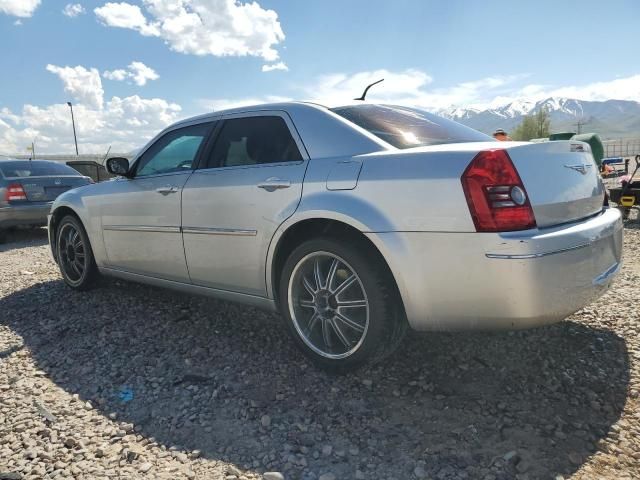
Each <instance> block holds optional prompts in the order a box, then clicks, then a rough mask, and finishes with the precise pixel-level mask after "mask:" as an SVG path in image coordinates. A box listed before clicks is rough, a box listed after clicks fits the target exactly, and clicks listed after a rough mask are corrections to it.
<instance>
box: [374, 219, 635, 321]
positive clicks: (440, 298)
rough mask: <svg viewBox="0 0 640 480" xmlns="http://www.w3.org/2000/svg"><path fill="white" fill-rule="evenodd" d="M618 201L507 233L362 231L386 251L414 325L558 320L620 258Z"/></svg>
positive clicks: (589, 297)
mask: <svg viewBox="0 0 640 480" xmlns="http://www.w3.org/2000/svg"><path fill="white" fill-rule="evenodd" d="M622 231H623V227H622V221H621V218H620V212H619V211H618V210H617V209H607V210H605V211H604V212H603V213H602V214H599V215H597V216H595V217H592V218H589V219H586V220H583V221H581V222H577V223H572V224H568V225H563V226H560V227H553V228H547V229H540V230H538V229H536V230H527V231H524V232H511V233H500V234H499V233H429V232H424V233H421V232H403V233H398V232H395V233H393V232H389V233H370V234H368V236H369V237H370V238H371V240H372V241H373V242H374V243H375V244H376V245H377V246H378V248H379V249H380V250H381V251H382V253H383V255H384V256H385V257H386V258H387V261H388V262H389V266H390V268H391V270H392V272H393V274H394V276H395V278H396V281H397V283H398V287H399V290H400V294H401V296H402V300H403V302H404V306H405V311H406V313H407V318H408V320H409V323H410V325H411V326H412V327H413V328H414V329H416V330H465V329H499V328H508V329H515V328H528V327H534V326H539V325H544V324H548V323H553V322H557V321H560V320H562V319H564V318H566V317H567V316H569V315H570V314H572V313H573V312H575V311H577V310H579V309H581V308H583V307H584V306H586V305H588V304H589V303H591V302H593V301H594V300H595V299H596V298H598V297H599V296H601V295H602V294H603V293H604V292H605V291H606V290H607V289H608V287H609V285H610V283H611V281H612V280H613V279H614V278H615V276H616V274H617V273H618V271H619V269H620V266H621V262H622Z"/></svg>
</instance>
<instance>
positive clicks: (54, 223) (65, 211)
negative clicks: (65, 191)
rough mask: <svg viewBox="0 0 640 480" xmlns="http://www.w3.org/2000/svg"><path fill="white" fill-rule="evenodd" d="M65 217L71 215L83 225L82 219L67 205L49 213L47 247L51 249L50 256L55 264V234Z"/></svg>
mask: <svg viewBox="0 0 640 480" xmlns="http://www.w3.org/2000/svg"><path fill="white" fill-rule="evenodd" d="M67 215H72V216H74V217H76V218H77V219H78V221H79V222H80V223H81V224H83V222H82V218H81V217H80V215H78V212H76V211H75V210H74V209H73V208H71V207H70V206H68V205H60V206H59V207H57V208H56V209H55V210H53V211H52V212H51V219H50V220H49V225H48V228H49V247H50V248H51V255H53V259H54V260H55V262H56V263H58V257H57V256H56V241H57V232H58V224H59V223H60V220H62V219H63V218H64V217H66V216H67Z"/></svg>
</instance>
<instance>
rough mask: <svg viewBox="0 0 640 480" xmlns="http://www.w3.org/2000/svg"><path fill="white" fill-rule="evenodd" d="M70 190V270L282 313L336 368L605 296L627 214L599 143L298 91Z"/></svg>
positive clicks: (170, 134) (198, 127) (65, 216)
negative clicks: (601, 165) (296, 97)
mask: <svg viewBox="0 0 640 480" xmlns="http://www.w3.org/2000/svg"><path fill="white" fill-rule="evenodd" d="M107 169H108V170H109V172H111V173H113V174H117V175H119V177H118V178H117V179H115V180H112V181H109V182H104V183H99V184H96V185H90V186H87V187H82V188H79V189H75V190H72V191H70V192H67V193H65V194H63V195H62V196H60V197H59V198H58V199H57V200H56V201H55V203H54V205H53V208H52V212H51V215H50V219H49V232H50V243H51V248H52V251H53V255H54V258H55V259H56V261H57V262H58V264H59V266H60V270H61V272H62V276H63V278H64V280H65V282H66V283H67V284H68V285H69V286H70V287H72V288H74V289H78V290H84V289H87V288H88V287H90V286H91V285H92V284H93V281H94V280H95V279H96V277H97V276H98V275H99V274H104V275H111V276H115V277H120V278H123V279H127V280H133V281H139V282H144V283H148V284H152V285H157V286H163V287H171V288H174V289H178V290H181V291H183V292H187V293H198V294H205V295H211V296H214V297H217V298H221V299H225V300H231V301H238V302H243V303H246V304H249V305H253V306H257V307H261V308H267V309H271V310H274V311H279V312H280V313H281V314H282V317H283V318H284V321H285V323H286V325H287V326H288V330H289V331H290V333H291V335H292V337H293V339H294V341H295V342H296V343H297V345H298V346H299V347H300V348H301V349H302V351H303V352H304V353H305V354H307V355H308V356H309V357H310V358H311V359H312V360H313V361H314V362H316V363H317V364H318V365H319V366H321V367H324V368H327V369H333V370H342V371H345V370H349V369H352V368H355V367H357V366H360V365H362V364H364V363H367V362H373V361H378V360H380V359H381V358H384V356H385V355H387V354H389V353H390V352H392V351H393V350H394V349H395V348H396V347H397V346H398V344H399V342H400V341H401V339H402V338H403V336H404V334H405V333H406V331H407V330H409V327H410V328H412V329H414V330H453V329H456V330H460V329H495V328H526V327H533V326H537V325H543V324H547V323H551V322H557V321H560V320H562V319H564V318H565V317H567V316H568V315H570V314H571V313H573V312H575V311H576V310H578V309H580V308H582V307H584V306H586V305H587V304H589V303H590V302H592V301H593V300H594V299H596V298H597V297H598V296H600V295H601V294H602V293H603V292H604V291H605V290H606V289H607V288H608V286H609V284H610V283H611V281H612V279H613V278H614V277H615V275H616V274H617V272H618V270H619V269H620V263H621V252H622V223H621V219H620V214H619V213H618V211H617V210H615V209H609V208H606V207H604V206H603V199H604V189H603V186H602V182H601V181H600V178H599V175H598V171H597V167H596V165H595V163H594V161H593V157H592V154H591V151H590V149H589V145H588V144H586V143H582V142H576V141H553V142H546V143H526V142H496V141H493V140H492V139H491V138H490V137H487V136H486V135H484V134H481V133H479V132H477V131H475V130H471V129H469V128H466V127H464V126H462V125H459V124H457V123H454V122H451V121H449V120H446V119H443V118H439V117H436V116H434V115H431V114H429V113H426V112H424V111H421V110H417V109H411V108H405V107H397V106H387V105H375V104H368V103H359V104H353V105H346V106H342V107H338V108H326V107H323V106H319V105H315V104H308V103H282V104H272V105H261V106H256V107H252V108H242V109H235V110H227V111H221V112H216V113H212V114H207V115H203V116H200V117H196V118H191V119H188V120H184V121H181V122H179V123H177V124H175V125H172V126H170V127H168V128H167V129H166V130H164V131H163V132H161V133H160V134H159V135H158V136H157V137H155V138H154V139H153V140H151V142H149V143H148V145H147V146H146V147H145V148H143V149H142V150H141V151H140V153H139V154H138V155H137V156H136V158H134V159H133V161H132V162H131V163H130V162H128V161H127V160H126V159H124V158H111V159H109V160H108V161H107Z"/></svg>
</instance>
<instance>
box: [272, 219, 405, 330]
mask: <svg viewBox="0 0 640 480" xmlns="http://www.w3.org/2000/svg"><path fill="white" fill-rule="evenodd" d="M359 227H360V226H359V225H358V224H357V222H355V221H353V222H351V221H349V220H347V219H334V218H328V217H321V216H313V217H309V218H303V219H298V220H297V221H294V222H291V223H289V224H288V225H287V226H286V228H282V229H281V230H280V231H279V232H278V233H277V234H276V235H275V236H274V240H272V245H271V248H270V249H269V255H268V258H267V289H268V293H269V295H270V296H272V298H273V299H274V301H275V303H276V306H277V307H278V308H279V305H278V303H279V299H278V285H279V284H280V275H281V273H282V268H283V266H284V264H285V262H286V259H287V258H288V257H289V255H290V254H291V252H292V251H293V250H294V249H295V248H296V247H297V246H298V245H300V244H301V243H302V242H304V241H306V240H309V239H312V238H316V237H318V236H329V237H334V238H339V239H349V240H351V241H355V242H358V243H359V244H360V245H362V247H363V248H366V249H368V250H369V251H370V252H371V254H372V255H374V256H375V258H376V259H377V260H378V261H379V263H380V265H381V266H382V267H383V268H384V270H385V274H386V275H387V277H388V279H389V282H390V285H391V288H392V290H393V293H394V295H395V297H396V299H397V301H398V302H399V307H400V309H401V312H402V315H403V316H404V317H405V318H406V315H405V309H404V302H403V299H402V295H401V293H400V292H401V289H400V285H399V284H398V281H399V280H400V279H399V278H398V277H397V275H394V273H393V270H392V268H391V266H390V265H389V262H388V261H387V259H386V258H385V255H383V253H382V251H381V248H379V246H378V245H376V243H375V242H374V241H373V240H372V239H371V238H370V237H369V236H367V235H365V233H364V232H363V231H362V230H361V229H360V228H359Z"/></svg>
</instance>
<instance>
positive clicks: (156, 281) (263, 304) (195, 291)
mask: <svg viewBox="0 0 640 480" xmlns="http://www.w3.org/2000/svg"><path fill="white" fill-rule="evenodd" d="M98 270H99V271H100V273H102V274H103V275H107V276H110V277H115V278H121V279H122V280H127V281H131V282H137V283H144V284H146V285H151V286H154V287H161V288H169V289H172V290H177V291H179V292H183V293H188V294H190V295H203V296H206V297H212V298H216V299H218V300H224V301H228V302H237V303H243V304H245V305H248V306H251V307H256V308H259V309H261V310H267V311H269V312H276V311H277V307H276V303H275V302H274V301H273V300H272V299H270V298H265V297H259V296H256V295H248V294H245V293H238V292H230V291H227V290H218V289H216V288H209V287H201V286H199V285H192V284H188V283H181V282H175V281H172V280H165V279H162V278H156V277H150V276H147V275H141V274H138V273H132V272H127V271H124V270H117V269H114V268H107V267H98Z"/></svg>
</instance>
